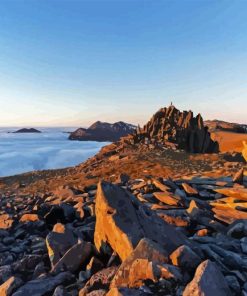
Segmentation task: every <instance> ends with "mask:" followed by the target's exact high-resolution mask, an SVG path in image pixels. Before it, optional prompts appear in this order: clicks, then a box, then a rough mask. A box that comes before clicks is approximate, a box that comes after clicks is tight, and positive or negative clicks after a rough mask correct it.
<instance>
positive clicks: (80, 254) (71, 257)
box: [52, 242, 92, 273]
mask: <svg viewBox="0 0 247 296" xmlns="http://www.w3.org/2000/svg"><path fill="white" fill-rule="evenodd" d="M91 252H92V245H91V243H88V242H80V243H78V244H76V245H74V246H73V247H71V248H70V249H69V250H68V251H67V252H66V253H65V254H64V256H63V257H62V258H61V259H60V260H59V261H58V262H57V263H56V265H55V266H54V267H53V269H52V272H54V273H57V272H61V271H65V270H68V271H71V272H75V271H77V270H78V269H79V268H80V267H81V266H82V265H83V264H84V263H85V262H86V261H87V260H89V258H90V254H91Z"/></svg>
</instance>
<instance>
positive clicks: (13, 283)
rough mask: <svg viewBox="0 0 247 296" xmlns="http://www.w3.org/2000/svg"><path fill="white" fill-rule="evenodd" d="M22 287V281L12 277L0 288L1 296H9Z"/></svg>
mask: <svg viewBox="0 0 247 296" xmlns="http://www.w3.org/2000/svg"><path fill="white" fill-rule="evenodd" d="M21 285H22V280H21V279H19V278H17V277H14V276H12V277H11V278H9V279H8V280H7V281H6V282H5V283H3V284H2V285H1V286H0V295H1V296H11V295H12V294H13V292H14V291H15V290H17V289H18V288H19V287H20V286H21Z"/></svg>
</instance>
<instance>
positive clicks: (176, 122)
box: [133, 105, 219, 153]
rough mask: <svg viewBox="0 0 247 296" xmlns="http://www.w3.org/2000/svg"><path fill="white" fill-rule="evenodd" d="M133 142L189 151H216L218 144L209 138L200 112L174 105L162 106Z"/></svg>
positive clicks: (137, 133)
mask: <svg viewBox="0 0 247 296" xmlns="http://www.w3.org/2000/svg"><path fill="white" fill-rule="evenodd" d="M133 142H134V143H149V144H154V145H165V146H169V145H172V147H175V148H178V149H183V150H186V151H187V152H191V153H214V152H218V150H219V145H218V143H217V142H215V141H213V140H212V139H211V136H210V133H209V132H208V128H207V127H205V126H204V123H203V119H202V117H201V115H200V114H198V115H197V116H196V117H194V116H193V112H192V111H183V112H180V111H179V110H178V109H176V108H175V107H174V106H172V105H171V106H170V107H168V108H162V109H160V110H159V111H158V112H157V113H155V114H154V115H153V117H152V118H151V119H150V121H149V122H148V123H147V124H146V125H144V127H143V128H138V129H137V130H136V133H135V134H134V136H133Z"/></svg>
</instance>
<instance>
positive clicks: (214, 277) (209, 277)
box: [183, 260, 232, 296]
mask: <svg viewBox="0 0 247 296" xmlns="http://www.w3.org/2000/svg"><path fill="white" fill-rule="evenodd" d="M202 295H204V296H212V295H217V296H228V295H229V296H230V295H232V293H231V291H230V289H229V287H228V285H227V282H226V280H225V278H224V276H223V274H222V273H221V271H220V270H219V268H218V267H217V265H216V264H215V263H213V262H212V261H210V260H206V261H204V262H202V263H201V264H200V265H199V266H198V267H197V270H196V273H195V276H194V278H193V280H192V281H191V282H190V283H189V284H188V285H187V286H186V288H185V290H184V292H183V296H202Z"/></svg>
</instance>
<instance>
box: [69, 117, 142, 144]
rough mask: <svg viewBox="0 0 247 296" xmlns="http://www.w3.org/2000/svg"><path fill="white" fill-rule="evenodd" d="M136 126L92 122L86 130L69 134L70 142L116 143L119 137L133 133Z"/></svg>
mask: <svg viewBox="0 0 247 296" xmlns="http://www.w3.org/2000/svg"><path fill="white" fill-rule="evenodd" d="M135 129H136V126H134V125H132V124H129V123H125V122H123V121H118V122H115V123H108V122H102V121H99V120H98V121H96V122H94V123H93V124H92V125H91V126H90V127H89V128H88V129H83V128H79V129H77V130H76V131H74V132H73V133H71V134H70V136H69V139H70V140H80V141H100V142H102V141H109V142H114V141H118V140H119V139H120V138H121V137H123V136H126V135H128V134H131V133H133V131H134V130H135Z"/></svg>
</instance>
